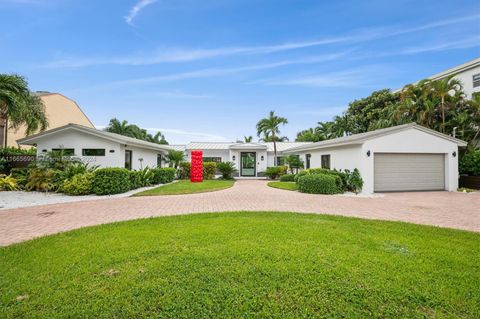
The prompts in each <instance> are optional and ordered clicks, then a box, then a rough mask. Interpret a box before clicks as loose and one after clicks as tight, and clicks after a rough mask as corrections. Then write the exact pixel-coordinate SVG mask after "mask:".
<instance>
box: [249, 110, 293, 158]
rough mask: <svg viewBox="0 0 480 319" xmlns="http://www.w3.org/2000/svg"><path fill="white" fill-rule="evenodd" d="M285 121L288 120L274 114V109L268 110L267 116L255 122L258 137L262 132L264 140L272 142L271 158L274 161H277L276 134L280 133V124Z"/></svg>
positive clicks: (285, 122) (283, 123)
mask: <svg viewBox="0 0 480 319" xmlns="http://www.w3.org/2000/svg"><path fill="white" fill-rule="evenodd" d="M287 123H288V120H287V119H286V118H284V117H280V116H277V115H275V112H274V111H270V114H269V116H268V117H266V118H263V119H261V120H260V121H258V123H257V135H258V136H259V137H260V136H261V135H262V134H263V140H264V141H266V142H267V141H271V142H273V154H274V158H273V159H274V162H275V163H276V161H277V142H278V141H279V140H278V136H279V135H280V125H285V124H287ZM282 138H285V137H282ZM282 138H280V139H282Z"/></svg>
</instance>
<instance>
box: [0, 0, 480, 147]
mask: <svg viewBox="0 0 480 319" xmlns="http://www.w3.org/2000/svg"><path fill="white" fill-rule="evenodd" d="M0 12H1V16H2V18H1V19H0V73H16V74H20V75H23V76H25V77H26V78H27V79H28V81H29V84H30V88H31V89H32V90H34V91H36V90H43V91H50V92H59V93H62V94H64V95H66V96H68V97H70V98H72V99H73V100H75V101H76V102H77V103H78V104H79V105H80V106H81V107H82V109H83V111H84V112H85V113H86V114H87V116H88V117H89V118H90V119H91V120H92V122H93V123H94V124H95V125H96V126H97V127H99V128H102V127H104V126H106V125H107V124H108V122H109V120H110V119H111V118H114V117H116V118H118V119H120V120H128V121H129V122H130V123H134V124H137V125H139V126H141V127H143V128H147V129H149V130H151V131H152V132H155V131H157V130H160V131H161V132H162V133H164V134H165V136H166V138H167V140H168V141H169V142H170V144H182V143H188V142H190V141H235V140H238V139H243V136H249V135H252V136H256V130H255V125H256V123H257V122H258V120H259V119H261V118H262V117H265V116H266V115H267V114H268V112H269V111H270V110H274V111H275V112H276V113H277V114H278V115H280V116H283V117H286V118H287V119H288V121H289V123H288V124H287V125H286V126H284V127H282V128H281V132H282V135H286V136H288V137H289V138H290V140H294V139H295V136H296V133H297V132H298V131H300V130H303V129H306V128H309V127H313V126H315V125H316V123H317V122H318V121H326V120H330V119H331V118H332V117H333V116H335V115H339V114H340V113H341V112H342V111H344V110H345V109H346V107H347V106H348V103H349V102H351V101H353V100H355V99H359V98H362V97H365V96H368V95H369V94H370V93H371V92H373V91H375V90H379V89H384V88H390V89H397V88H401V87H402V86H403V85H405V84H408V83H411V82H414V81H417V80H420V79H423V78H425V77H428V76H430V75H433V74H435V73H438V72H440V71H443V70H445V69H447V68H450V67H453V66H456V65H458V64H462V63H465V62H467V61H469V60H472V59H474V58H478V57H480V2H479V1H467V0H465V1H443V0H437V1H422V0H416V1H409V0H408V1H407V0H398V1H393V0H392V1H368V0H365V1H320V0H318V1H313V0H202V1H201V0H102V1H98V0H96V1H94V0H82V1H80V0H77V1H74V0H0Z"/></svg>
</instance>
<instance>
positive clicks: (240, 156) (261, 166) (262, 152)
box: [173, 142, 311, 177]
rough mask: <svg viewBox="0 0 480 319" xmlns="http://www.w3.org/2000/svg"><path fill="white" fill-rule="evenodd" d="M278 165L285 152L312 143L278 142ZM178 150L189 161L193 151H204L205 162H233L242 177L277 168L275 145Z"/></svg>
mask: <svg viewBox="0 0 480 319" xmlns="http://www.w3.org/2000/svg"><path fill="white" fill-rule="evenodd" d="M276 144H277V163H276V164H278V165H282V164H283V156H284V152H285V151H286V150H288V149H290V148H293V147H298V146H305V145H308V144H311V143H310V142H302V143H299V142H277V143H276ZM173 147H174V148H175V149H177V150H185V153H186V155H187V160H188V161H190V158H191V157H190V156H191V153H192V151H193V150H200V151H203V161H205V162H206V161H208V162H233V163H234V164H235V167H236V168H237V170H238V172H237V175H238V176H240V177H262V176H264V173H265V170H266V169H267V167H269V166H275V163H274V152H273V143H271V142H268V143H233V142H232V143H224V142H223V143H215V142H192V143H189V144H188V145H175V146H173Z"/></svg>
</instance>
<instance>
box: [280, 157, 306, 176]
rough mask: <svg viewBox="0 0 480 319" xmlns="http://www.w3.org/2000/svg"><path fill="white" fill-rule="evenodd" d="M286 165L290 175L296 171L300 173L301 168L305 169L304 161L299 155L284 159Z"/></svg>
mask: <svg viewBox="0 0 480 319" xmlns="http://www.w3.org/2000/svg"><path fill="white" fill-rule="evenodd" d="M284 160H285V164H287V165H288V168H289V169H290V173H292V174H294V172H293V171H294V170H295V171H296V172H297V173H298V169H299V168H303V161H302V160H301V159H300V157H299V156H298V155H288V156H285V157H284Z"/></svg>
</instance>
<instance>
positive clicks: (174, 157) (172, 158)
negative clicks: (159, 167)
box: [165, 150, 185, 169]
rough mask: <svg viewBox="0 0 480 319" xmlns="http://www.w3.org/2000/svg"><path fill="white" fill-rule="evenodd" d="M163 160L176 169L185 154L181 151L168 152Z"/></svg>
mask: <svg viewBox="0 0 480 319" xmlns="http://www.w3.org/2000/svg"><path fill="white" fill-rule="evenodd" d="M165 160H166V162H167V163H168V165H169V166H170V167H174V168H175V169H177V168H178V165H179V164H180V162H183V161H184V160H185V154H184V153H183V152H182V151H176V150H170V151H168V154H167V156H166V157H165Z"/></svg>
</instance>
